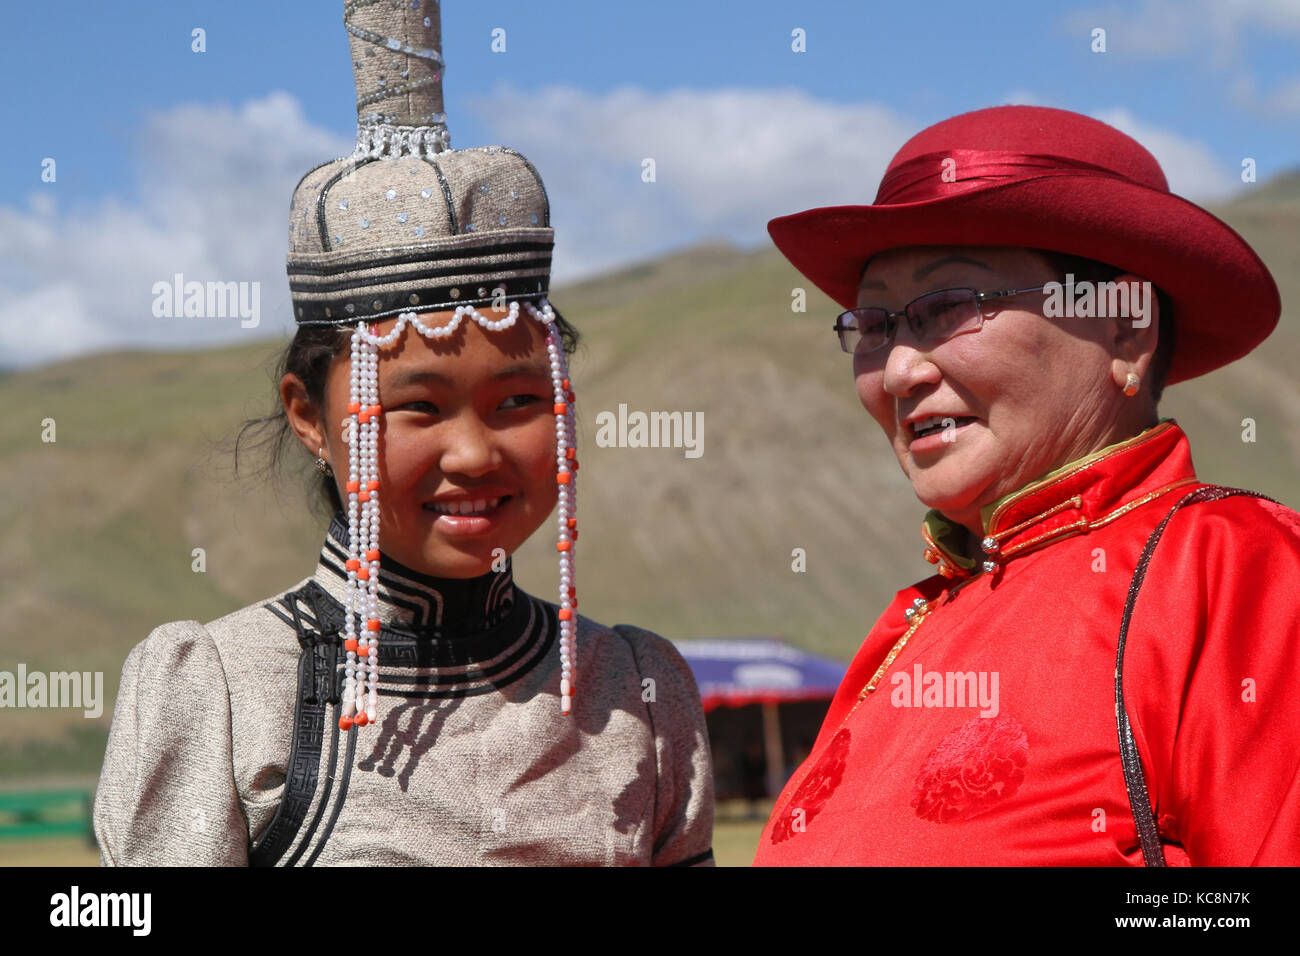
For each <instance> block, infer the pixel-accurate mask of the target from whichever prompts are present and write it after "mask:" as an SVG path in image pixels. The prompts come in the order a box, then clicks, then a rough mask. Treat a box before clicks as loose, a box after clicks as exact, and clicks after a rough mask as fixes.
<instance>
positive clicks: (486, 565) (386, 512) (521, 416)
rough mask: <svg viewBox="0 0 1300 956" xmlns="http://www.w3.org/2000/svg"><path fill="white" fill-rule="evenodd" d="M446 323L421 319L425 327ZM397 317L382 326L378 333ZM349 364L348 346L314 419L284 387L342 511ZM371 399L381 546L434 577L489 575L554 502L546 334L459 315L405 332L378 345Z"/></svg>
mask: <svg viewBox="0 0 1300 956" xmlns="http://www.w3.org/2000/svg"><path fill="white" fill-rule="evenodd" d="M451 316H452V313H451V312H438V313H425V314H421V316H420V321H421V322H423V323H424V324H425V325H426V326H430V327H433V326H439V325H445V324H446V323H447V321H448V320H449V319H450V318H451ZM396 321H397V320H396V319H395V318H394V319H389V320H387V321H384V322H380V323H379V324H378V328H377V330H376V331H377V333H378V334H379V335H383V334H385V333H387V332H388V331H390V330H391V329H392V327H393V326H394V325H395V324H396ZM348 359H349V352H348V350H347V349H344V350H343V351H342V352H341V353H340V354H339V355H338V356H337V357H336V358H335V359H334V361H333V363H332V365H331V367H330V371H329V377H328V380H327V383H326V395H325V407H324V409H323V414H321V415H317V414H316V412H315V409H313V408H311V407H310V406H309V404H307V405H304V403H303V402H302V400H301V399H302V396H301V395H298V394H297V390H296V389H295V388H294V387H293V385H292V383H291V382H290V380H291V379H294V377H293V376H286V377H285V383H282V385H281V391H282V393H284V394H285V405H286V410H287V412H288V414H289V417H290V420H291V422H292V423H293V427H294V429H295V431H297V432H298V434H299V435H300V436H301V437H302V438H303V440H304V444H306V445H307V446H308V447H309V448H310V449H312V450H313V454H314V453H315V452H314V449H315V448H316V447H317V446H318V445H321V444H323V445H324V446H325V452H324V457H325V458H326V459H327V460H328V461H329V462H330V464H331V466H332V467H333V470H334V475H335V478H336V480H337V482H338V484H339V494H340V498H341V500H342V501H343V502H344V503H345V507H346V502H347V492H346V490H345V488H344V486H345V485H346V482H347V475H348V446H347V445H346V444H345V443H344V442H343V440H342V437H343V421H344V420H345V419H346V418H347V417H348V414H347V407H348V388H349V382H348ZM294 380H295V381H296V379H294ZM286 388H288V390H289V391H288V392H286ZM379 402H380V404H381V405H382V406H383V409H384V411H383V414H382V416H381V418H380V426H379V449H380V451H379V481H380V496H379V506H380V541H379V546H380V549H381V550H382V551H383V552H384V553H385V554H387V555H389V556H391V557H392V558H394V559H395V560H397V561H399V562H401V563H402V564H404V565H407V566H408V567H411V568H414V569H415V570H417V571H422V572H424V573H425V574H431V575H434V576H437V577H447V578H467V577H473V576H476V575H480V574H486V573H487V572H489V571H491V570H492V562H493V551H494V549H497V548H501V549H504V551H505V552H506V553H507V554H511V553H513V552H514V551H515V549H517V548H518V547H519V546H520V545H521V544H522V543H523V542H524V541H525V540H526V539H527V538H528V536H529V535H531V534H532V533H533V532H534V531H535V530H537V528H538V527H539V526H540V525H541V524H542V522H543V521H545V520H546V517H547V515H549V514H550V513H551V511H552V509H553V508H554V507H555V503H556V499H557V497H558V490H557V486H556V481H555V470H556V465H555V416H554V413H553V407H552V391H551V373H550V361H549V359H548V357H547V351H546V332H545V327H544V326H542V325H541V323H539V322H537V321H536V320H534V319H532V318H530V317H529V316H528V315H527V314H526V312H525V313H521V314H520V316H519V319H518V320H517V321H516V323H515V324H514V326H512V327H511V328H509V329H504V330H501V331H485V330H484V329H482V328H481V327H480V326H479V325H478V324H477V323H476V322H474V321H472V320H471V319H470V318H468V317H466V318H465V319H464V320H463V321H462V323H461V325H460V328H459V329H458V330H457V331H456V333H455V334H454V335H452V336H450V337H449V338H446V339H429V338H426V337H425V336H423V335H421V334H420V333H419V332H418V331H417V330H416V329H415V328H414V327H408V328H407V330H406V331H405V332H403V334H402V337H401V338H400V339H398V341H397V342H396V343H394V344H393V345H391V346H389V347H387V348H381V349H380V350H379ZM322 438H323V440H322Z"/></svg>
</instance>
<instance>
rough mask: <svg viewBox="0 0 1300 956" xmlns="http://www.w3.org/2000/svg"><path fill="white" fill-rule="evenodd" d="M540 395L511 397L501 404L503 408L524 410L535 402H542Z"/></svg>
mask: <svg viewBox="0 0 1300 956" xmlns="http://www.w3.org/2000/svg"><path fill="white" fill-rule="evenodd" d="M541 400H542V397H541V396H540V395H511V396H510V397H509V398H507V399H506V400H505V401H504V402H502V403H501V407H502V408H523V407H524V406H525V405H531V404H532V403H533V402H540V401H541Z"/></svg>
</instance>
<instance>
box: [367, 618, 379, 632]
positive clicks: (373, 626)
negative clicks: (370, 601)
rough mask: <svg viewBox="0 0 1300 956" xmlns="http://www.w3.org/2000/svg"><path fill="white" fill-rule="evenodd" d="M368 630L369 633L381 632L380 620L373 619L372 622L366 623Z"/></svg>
mask: <svg viewBox="0 0 1300 956" xmlns="http://www.w3.org/2000/svg"><path fill="white" fill-rule="evenodd" d="M366 630H367V631H377V630H379V618H377V617H372V618H371V619H370V620H368V621H366Z"/></svg>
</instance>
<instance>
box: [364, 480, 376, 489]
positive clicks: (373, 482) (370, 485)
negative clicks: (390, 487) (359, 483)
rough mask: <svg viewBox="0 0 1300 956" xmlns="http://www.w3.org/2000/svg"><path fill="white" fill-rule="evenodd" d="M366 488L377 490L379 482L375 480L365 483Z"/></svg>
mask: <svg viewBox="0 0 1300 956" xmlns="http://www.w3.org/2000/svg"><path fill="white" fill-rule="evenodd" d="M366 490H367V491H378V490H379V482H377V481H371V482H370V483H369V484H368V485H366Z"/></svg>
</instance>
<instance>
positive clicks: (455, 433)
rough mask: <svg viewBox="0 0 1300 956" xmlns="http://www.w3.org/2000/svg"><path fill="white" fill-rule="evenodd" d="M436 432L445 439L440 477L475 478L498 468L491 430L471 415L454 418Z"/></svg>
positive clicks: (475, 416) (439, 463) (440, 463)
mask: <svg viewBox="0 0 1300 956" xmlns="http://www.w3.org/2000/svg"><path fill="white" fill-rule="evenodd" d="M443 425H444V427H443V428H442V429H439V432H440V435H439V437H440V438H445V441H446V444H445V445H444V446H443V452H442V456H441V457H440V459H439V462H438V465H439V470H441V471H442V472H443V474H458V475H470V476H475V477H476V476H478V475H483V474H486V473H488V472H490V471H492V470H493V469H494V468H496V467H497V465H498V456H497V452H496V446H495V444H494V442H493V441H492V430H491V429H490V428H488V427H487V425H486V424H485V423H484V422H483V420H482V419H481V418H479V417H478V416H477V415H475V414H472V413H471V414H464V415H458V416H456V418H454V419H452V420H451V421H448V422H444V423H443Z"/></svg>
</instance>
